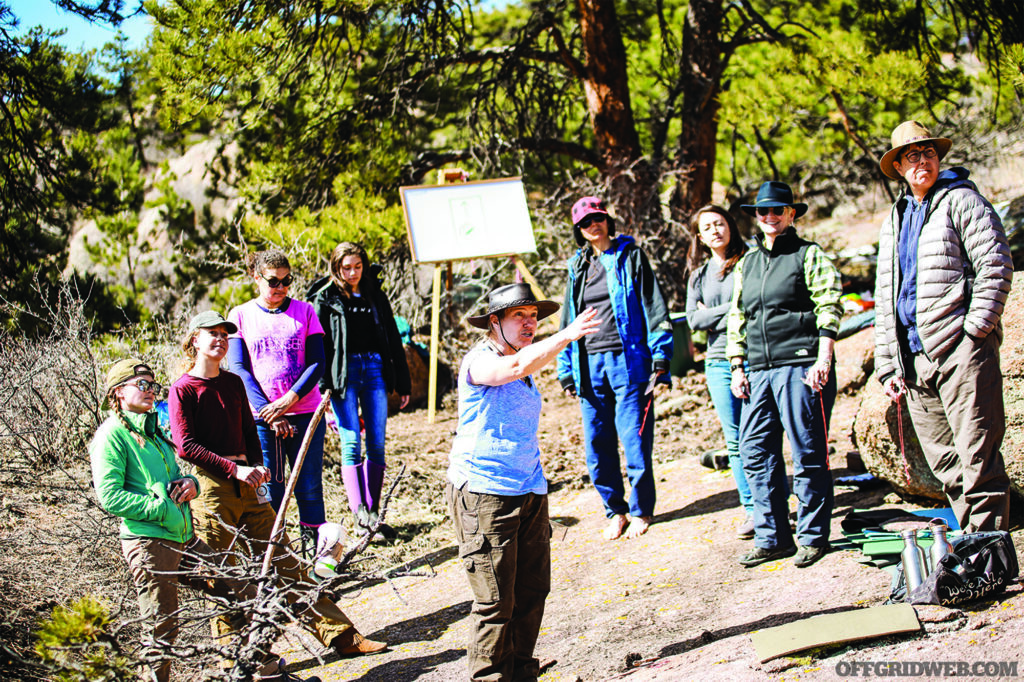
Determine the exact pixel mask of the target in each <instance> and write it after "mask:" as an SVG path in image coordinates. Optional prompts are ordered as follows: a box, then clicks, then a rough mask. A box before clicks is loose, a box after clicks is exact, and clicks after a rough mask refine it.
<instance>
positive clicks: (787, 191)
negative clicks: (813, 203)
mask: <svg viewBox="0 0 1024 682" xmlns="http://www.w3.org/2000/svg"><path fill="white" fill-rule="evenodd" d="M775 206H792V207H793V208H795V209H796V217H797V218H799V217H800V216H802V215H803V214H804V213H807V204H801V203H799V202H794V201H793V190H792V188H790V186H789V185H787V184H786V183H784V182H776V181H775V180H769V181H768V182H766V183H764V184H763V185H761V189H759V190H757V199H755V200H754V203H753V204H743V205H742V206H740V208H742V209H743V210H744V211H745V212H746V213H748V214H750V215H756V214H757V209H759V208H773V207H775Z"/></svg>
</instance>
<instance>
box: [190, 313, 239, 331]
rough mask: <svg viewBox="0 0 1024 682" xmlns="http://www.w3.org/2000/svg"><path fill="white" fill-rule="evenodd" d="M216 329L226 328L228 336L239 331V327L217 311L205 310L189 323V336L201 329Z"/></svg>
mask: <svg viewBox="0 0 1024 682" xmlns="http://www.w3.org/2000/svg"><path fill="white" fill-rule="evenodd" d="M214 327H224V329H226V330H227V332H228V334H234V333H236V332H237V331H238V325H236V324H235V323H234V322H228V321H227V320H225V319H224V317H223V316H222V315H221V314H220V313H218V312H217V311H216V310H204V311H203V312H201V313H198V314H197V315H195V316H194V317H193V318H192V319H191V320H189V321H188V333H189V334H191V333H192V332H194V331H196V330H199V329H213V328H214Z"/></svg>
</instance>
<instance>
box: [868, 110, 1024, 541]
mask: <svg viewBox="0 0 1024 682" xmlns="http://www.w3.org/2000/svg"><path fill="white" fill-rule="evenodd" d="M951 145H952V141H951V140H949V139H947V138H944V137H935V136H933V135H932V134H931V133H930V132H928V130H927V129H926V128H925V127H924V126H922V125H921V124H920V123H918V122H917V121H906V122H904V123H901V124H900V125H899V126H898V127H897V128H896V129H895V130H894V131H893V133H892V149H890V150H889V151H888V152H886V154H885V155H884V156H883V157H882V159H881V161H880V162H879V165H880V166H881V168H882V172H883V173H885V174H886V175H887V176H888V177H890V178H892V179H894V180H904V181H905V182H906V187H905V188H904V191H903V193H902V194H901V196H900V198H899V199H898V200H897V201H896V203H895V204H893V207H892V210H891V211H890V213H889V217H888V218H887V219H886V221H885V224H884V225H883V226H882V232H881V235H880V237H879V245H878V247H879V248H878V279H877V281H876V287H875V297H876V311H877V317H876V320H875V372H876V376H877V377H878V378H879V380H880V381H881V382H882V385H883V386H884V387H885V392H886V394H887V395H888V396H889V397H890V398H892V399H893V400H894V401H899V400H900V399H901V398H902V397H903V396H906V399H907V409H908V411H909V412H910V417H911V420H912V421H913V424H914V430H915V431H916V432H917V437H918V440H919V441H920V443H921V449H922V451H923V452H924V455H925V458H926V459H927V460H928V465H929V466H930V467H931V469H932V471H933V472H934V473H935V476H936V477H937V478H938V479H939V480H940V481H941V482H942V486H943V490H944V491H945V493H946V496H947V497H948V498H949V502H950V505H951V506H952V508H953V511H954V513H955V514H956V516H957V518H958V519H959V521H960V526H961V528H963V529H964V530H968V531H983V530H1006V529H1007V528H1008V525H1009V488H1010V481H1009V479H1008V478H1007V476H1006V470H1005V468H1004V466H1003V455H1002V452H1001V451H1000V447H1001V445H1002V442H1003V433H1004V432H1005V430H1006V418H1005V415H1004V411H1003V375H1002V372H1001V371H1000V369H999V344H1000V342H1001V341H1002V338H1003V330H1002V324H1001V322H1000V318H1001V317H1002V314H1003V305H1004V304H1005V303H1006V297H1007V295H1008V294H1009V293H1010V282H1011V280H1012V277H1013V263H1012V261H1011V260H1010V247H1009V245H1008V244H1007V241H1006V234H1005V233H1004V231H1003V225H1002V223H1001V222H1000V220H999V216H998V215H996V212H995V210H993V208H992V205H991V204H990V203H989V202H988V201H987V200H986V199H985V197H983V196H981V194H979V193H978V189H977V187H976V186H975V185H974V183H973V182H971V181H970V180H968V179H967V177H968V175H969V172H968V171H967V170H966V169H964V168H959V167H954V168H948V169H946V170H944V171H941V172H940V171H939V162H940V161H941V160H942V157H943V156H945V154H946V152H947V151H949V148H950V146H951Z"/></svg>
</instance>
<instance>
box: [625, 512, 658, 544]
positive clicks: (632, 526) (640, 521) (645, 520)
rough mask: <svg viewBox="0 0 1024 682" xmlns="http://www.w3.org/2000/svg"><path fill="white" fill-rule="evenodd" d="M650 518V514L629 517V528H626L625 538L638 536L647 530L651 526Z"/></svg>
mask: <svg viewBox="0 0 1024 682" xmlns="http://www.w3.org/2000/svg"><path fill="white" fill-rule="evenodd" d="M651 520H652V518H651V517H650V516H633V517H630V521H629V528H627V529H626V533H625V535H626V539H627V540H629V539H631V538H638V537H640V536H641V535H643V534H644V533H646V532H647V529H648V528H650V526H651Z"/></svg>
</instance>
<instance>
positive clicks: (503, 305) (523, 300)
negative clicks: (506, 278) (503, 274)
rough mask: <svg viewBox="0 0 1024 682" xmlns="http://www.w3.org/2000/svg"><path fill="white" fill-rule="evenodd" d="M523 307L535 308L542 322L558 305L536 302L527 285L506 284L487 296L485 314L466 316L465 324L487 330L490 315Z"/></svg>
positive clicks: (550, 302)
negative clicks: (530, 306)
mask: <svg viewBox="0 0 1024 682" xmlns="http://www.w3.org/2000/svg"><path fill="white" fill-rule="evenodd" d="M523 305H532V306H536V307H537V319H538V320H543V319H544V318H545V317H547V316H549V315H551V314H552V313H554V312H556V311H557V310H558V304H557V303H555V302H554V301H538V300H537V297H536V296H535V295H534V293H533V289H531V288H530V285H529V284H526V283H519V284H506V285H504V286H500V287H498V288H497V289H492V290H491V293H490V294H488V295H487V312H485V313H483V314H482V315H471V316H468V317H466V322H469V323H470V324H471V325H473V326H474V327H476V328H477V329H487V320H488V319H489V318H490V316H491V315H496V314H497V313H500V312H501V311H502V310H507V309H508V308H518V307H519V306H523Z"/></svg>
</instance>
